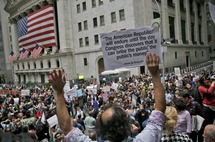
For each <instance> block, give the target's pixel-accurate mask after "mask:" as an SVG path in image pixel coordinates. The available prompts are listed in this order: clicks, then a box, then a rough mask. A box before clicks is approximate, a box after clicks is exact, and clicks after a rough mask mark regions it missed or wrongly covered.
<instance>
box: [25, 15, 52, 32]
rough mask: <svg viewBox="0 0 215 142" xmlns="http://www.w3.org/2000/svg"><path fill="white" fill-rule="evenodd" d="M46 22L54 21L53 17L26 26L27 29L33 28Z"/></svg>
mask: <svg viewBox="0 0 215 142" xmlns="http://www.w3.org/2000/svg"><path fill="white" fill-rule="evenodd" d="M48 20H54V17H49V18H47V19H43V20H40V21H37V22H34V23H32V24H31V25H28V27H33V26H35V25H38V24H41V23H46V22H47V21H48ZM30 30H31V28H29V31H30Z"/></svg>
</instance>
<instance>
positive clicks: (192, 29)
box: [191, 23, 195, 43]
mask: <svg viewBox="0 0 215 142" xmlns="http://www.w3.org/2000/svg"><path fill="white" fill-rule="evenodd" d="M194 33H195V32H194V23H191V40H192V42H193V43H194V41H195V40H194Z"/></svg>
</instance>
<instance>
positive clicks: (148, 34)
mask: <svg viewBox="0 0 215 142" xmlns="http://www.w3.org/2000/svg"><path fill="white" fill-rule="evenodd" d="M156 29H157V28H155V29H154V28H153V27H144V28H141V29H130V30H125V31H119V32H111V33H104V34H101V42H102V50H103V56H104V64H105V69H106V70H113V69H117V68H122V67H135V66H142V65H145V55H146V53H147V52H149V53H156V54H158V55H159V56H160V59H162V58H161V55H162V53H161V37H160V33H159V31H158V30H156Z"/></svg>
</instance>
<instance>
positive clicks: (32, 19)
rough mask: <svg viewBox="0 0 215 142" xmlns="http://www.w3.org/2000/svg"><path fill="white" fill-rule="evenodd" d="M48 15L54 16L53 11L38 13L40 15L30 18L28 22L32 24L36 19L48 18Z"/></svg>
mask: <svg viewBox="0 0 215 142" xmlns="http://www.w3.org/2000/svg"><path fill="white" fill-rule="evenodd" d="M41 16H42V17H41ZM47 17H53V11H52V10H50V11H47V12H45V13H43V14H41V15H38V16H36V17H34V18H31V19H30V18H29V20H28V23H29V25H31V23H33V22H34V20H38V21H39V20H42V19H44V18H47Z"/></svg>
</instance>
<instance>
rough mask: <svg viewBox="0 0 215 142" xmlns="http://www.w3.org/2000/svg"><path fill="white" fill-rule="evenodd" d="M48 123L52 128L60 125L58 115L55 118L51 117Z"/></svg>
mask: <svg viewBox="0 0 215 142" xmlns="http://www.w3.org/2000/svg"><path fill="white" fill-rule="evenodd" d="M47 122H48V123H49V127H50V128H51V127H53V126H55V125H57V124H58V121H57V115H54V116H52V117H50V118H49V119H47Z"/></svg>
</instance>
